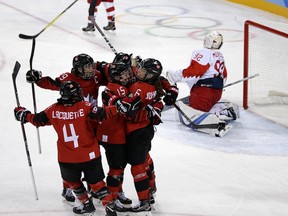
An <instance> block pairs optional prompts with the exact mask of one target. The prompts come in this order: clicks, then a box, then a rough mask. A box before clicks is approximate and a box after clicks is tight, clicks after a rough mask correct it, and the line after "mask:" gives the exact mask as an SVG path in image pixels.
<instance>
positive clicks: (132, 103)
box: [115, 95, 141, 119]
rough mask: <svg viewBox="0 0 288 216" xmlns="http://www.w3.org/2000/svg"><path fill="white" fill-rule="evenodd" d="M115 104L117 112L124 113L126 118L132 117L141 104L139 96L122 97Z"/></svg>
mask: <svg viewBox="0 0 288 216" xmlns="http://www.w3.org/2000/svg"><path fill="white" fill-rule="evenodd" d="M115 105H116V107H117V110H118V112H120V113H122V114H125V115H126V117H127V118H128V119H129V118H133V117H134V116H135V115H136V113H137V111H138V110H139V107H140V105H141V97H140V96H136V95H135V96H133V97H124V98H121V99H119V100H117V101H116V104H115Z"/></svg>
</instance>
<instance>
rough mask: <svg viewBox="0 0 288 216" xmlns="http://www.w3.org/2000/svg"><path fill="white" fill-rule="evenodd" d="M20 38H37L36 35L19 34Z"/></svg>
mask: <svg viewBox="0 0 288 216" xmlns="http://www.w3.org/2000/svg"><path fill="white" fill-rule="evenodd" d="M19 38H22V39H33V38H35V36H30V35H24V34H19Z"/></svg>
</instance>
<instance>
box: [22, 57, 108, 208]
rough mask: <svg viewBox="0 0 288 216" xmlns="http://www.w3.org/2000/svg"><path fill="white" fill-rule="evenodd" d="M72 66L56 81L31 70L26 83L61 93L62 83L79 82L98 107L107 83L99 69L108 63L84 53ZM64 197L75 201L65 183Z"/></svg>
mask: <svg viewBox="0 0 288 216" xmlns="http://www.w3.org/2000/svg"><path fill="white" fill-rule="evenodd" d="M103 65H104V66H103ZM72 66H73V67H72V69H71V72H66V73H62V74H61V75H60V76H59V77H56V78H55V79H52V78H51V77H49V76H45V77H42V72H41V71H38V70H29V71H28V72H27V73H26V81H27V82H28V83H35V84H36V85H37V86H39V87H41V88H44V89H50V90H57V91H59V89H60V86H61V83H63V82H65V81H68V80H69V81H74V82H77V83H78V84H79V85H80V86H81V88H82V90H83V95H84V100H85V101H88V102H90V103H91V104H92V105H97V98H98V91H99V87H100V86H101V85H106V83H107V80H106V76H105V74H104V73H103V74H102V73H101V72H100V71H98V70H97V68H100V69H101V68H102V66H103V67H105V66H106V62H94V60H93V58H92V57H91V56H89V55H87V54H84V53H82V54H79V55H76V56H75V57H74V58H73V60H72ZM97 124H98V123H97V122H94V123H93V127H94V128H96V127H97ZM95 130H96V129H95ZM62 196H63V197H64V198H65V200H66V201H68V202H74V201H75V198H74V196H73V194H72V193H71V190H70V189H69V188H68V186H67V184H65V182H64V183H63V191H62Z"/></svg>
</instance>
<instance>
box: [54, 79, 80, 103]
mask: <svg viewBox="0 0 288 216" xmlns="http://www.w3.org/2000/svg"><path fill="white" fill-rule="evenodd" d="M60 95H61V98H60V99H58V102H61V103H63V104H64V105H66V106H72V105H73V104H74V103H76V102H79V101H82V100H83V99H84V97H83V91H82V89H81V87H80V85H79V84H78V83H76V82H74V81H65V82H63V83H62V84H61V86H60Z"/></svg>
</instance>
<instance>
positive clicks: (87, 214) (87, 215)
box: [74, 210, 96, 216]
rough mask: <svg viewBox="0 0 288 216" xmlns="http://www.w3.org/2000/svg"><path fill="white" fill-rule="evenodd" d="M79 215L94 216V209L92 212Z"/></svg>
mask: <svg viewBox="0 0 288 216" xmlns="http://www.w3.org/2000/svg"><path fill="white" fill-rule="evenodd" d="M74 215H75V216H79V214H75V213H74ZM81 216H96V210H95V211H94V212H91V213H83V214H81Z"/></svg>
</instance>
